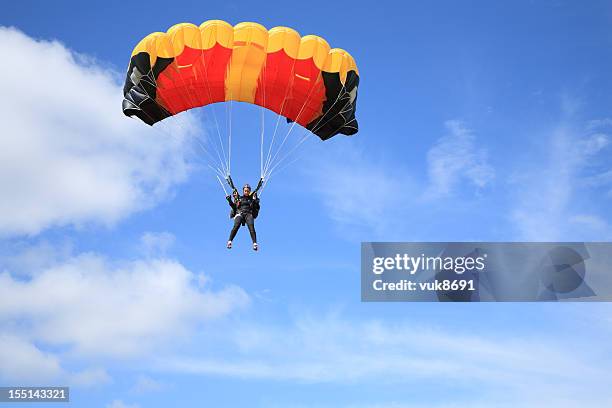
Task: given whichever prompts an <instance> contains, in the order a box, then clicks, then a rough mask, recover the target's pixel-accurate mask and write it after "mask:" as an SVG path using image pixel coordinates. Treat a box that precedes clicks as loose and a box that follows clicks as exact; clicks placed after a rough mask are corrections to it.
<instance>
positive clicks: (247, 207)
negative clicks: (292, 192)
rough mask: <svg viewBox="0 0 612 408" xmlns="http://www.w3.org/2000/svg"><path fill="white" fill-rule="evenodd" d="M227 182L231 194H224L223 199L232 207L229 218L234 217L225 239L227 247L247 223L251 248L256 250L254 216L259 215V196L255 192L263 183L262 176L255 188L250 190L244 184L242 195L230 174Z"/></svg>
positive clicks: (229, 246) (248, 186) (229, 247)
mask: <svg viewBox="0 0 612 408" xmlns="http://www.w3.org/2000/svg"><path fill="white" fill-rule="evenodd" d="M227 182H228V184H229V185H230V187H231V188H232V195H231V196H229V195H228V196H226V197H225V199H226V200H227V202H228V203H229V205H230V207H231V208H232V210H231V212H230V218H233V219H234V226H233V228H232V231H231V232H230V236H229V240H228V241H227V248H228V249H231V248H232V241H233V240H234V238H235V237H236V234H237V233H238V229H240V227H241V226H243V225H245V224H246V225H247V227H248V228H249V233H250V235H251V241H253V250H254V251H257V250H258V249H259V246H258V245H257V233H256V232H255V218H257V216H258V215H259V208H260V206H259V197H257V192H258V190H259V189H260V188H261V186H262V185H263V178H261V179H259V183H258V184H257V188H255V191H253V192H251V186H250V185H249V184H245V185H244V187H243V188H242V195H240V194H239V193H238V190H237V189H236V187H235V186H234V182H233V181H232V178H231V177H230V176H228V177H227Z"/></svg>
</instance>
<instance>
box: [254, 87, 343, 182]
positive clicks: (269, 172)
mask: <svg viewBox="0 0 612 408" xmlns="http://www.w3.org/2000/svg"><path fill="white" fill-rule="evenodd" d="M342 90H344V86H342ZM342 90H341V91H342ZM341 93H342V92H340V93H339V94H338V96H337V97H336V99H335V100H334V103H332V104H331V106H330V107H329V108H328V109H327V110H326V111H325V112H324V113H323V115H321V117H320V118H319V120H318V121H317V123H315V125H314V126H313V127H312V129H311V130H310V131H309V130H306V131H305V132H304V134H303V135H302V137H301V139H300V141H299V142H298V143H297V144H296V145H295V146H293V148H292V149H291V150H289V151H288V152H287V153H286V154H284V155H283V156H282V157H281V158H280V159H279V160H278V161H277V162H276V163H274V160H275V158H276V156H277V155H278V153H279V152H280V149H281V148H282V144H281V146H280V147H279V149H278V151H277V152H276V155H275V156H274V158H273V159H272V161H271V162H270V167H269V168H268V170H267V171H266V174H265V177H266V179H267V180H269V179H270V178H271V177H272V173H274V172H275V170H276V169H277V168H278V167H279V166H280V165H281V164H282V163H283V162H284V161H285V160H286V159H287V158H288V157H289V156H290V155H291V153H293V152H294V151H295V150H296V149H297V148H298V147H300V146H301V145H302V144H303V143H304V142H305V141H306V139H307V138H308V136H309V133H315V132H316V131H317V130H319V129H320V127H322V126H325V125H326V124H327V123H328V122H329V121H330V120H331V119H328V120H327V121H325V123H323V124H322V125H320V123H321V121H322V120H323V118H324V117H325V116H326V115H327V114H328V113H329V111H330V110H331V109H332V108H333V107H334V106H335V105H336V103H337V102H338V101H339V100H340V95H341ZM304 106H305V104H304V105H303V106H302V109H303V108H304ZM343 112H344V110H342V111H340V112H339V113H343ZM300 113H301V110H300ZM300 113H298V117H299V115H300ZM337 115H338V114H336V115H334V116H332V118H334V117H336V116H337ZM298 117H296V120H297V119H298ZM295 123H297V122H295V121H294V122H293V125H295ZM293 125H292V126H291V129H289V132H288V133H287V136H288V134H289V133H290V132H291V130H292V129H293ZM298 159H299V156H297V157H295V158H294V159H293V160H291V161H290V162H289V163H287V164H286V165H285V166H283V167H281V168H279V170H278V172H280V170H283V169H286V168H287V167H289V165H291V164H292V163H295V162H296V161H297V160H298Z"/></svg>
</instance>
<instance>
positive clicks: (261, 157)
mask: <svg viewBox="0 0 612 408" xmlns="http://www.w3.org/2000/svg"><path fill="white" fill-rule="evenodd" d="M266 72H267V70H266V62H265V61H264V65H263V85H262V84H261V83H260V85H261V88H262V94H263V106H266ZM260 110H261V143H260V144H259V177H260V178H263V177H264V171H263V170H264V169H263V151H264V133H265V129H266V115H265V113H266V112H265V108H263V107H260Z"/></svg>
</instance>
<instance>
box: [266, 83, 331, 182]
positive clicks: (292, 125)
mask: <svg viewBox="0 0 612 408" xmlns="http://www.w3.org/2000/svg"><path fill="white" fill-rule="evenodd" d="M320 78H321V72H319V74H318V75H317V80H316V81H315V84H314V85H313V86H312V87H311V88H310V91H308V95H306V100H304V103H303V104H302V106H301V107H300V110H299V112H298V114H297V116H296V117H295V120H294V121H293V123H292V124H291V127H290V128H289V131H288V132H287V133H286V134H285V137H284V138H283V141H282V143H281V145H280V146H279V147H278V150H277V151H276V153H275V154H274V156H273V157H272V159H271V160H270V162H269V163H268V166H267V168H266V172H264V174H265V173H267V170H268V169H269V168H270V166H271V165H272V163H274V159H276V157H277V156H278V154H279V153H280V152H281V149H282V148H283V146H284V145H285V142H286V141H287V138H288V137H289V134H291V131H293V128H294V127H295V124H296V123H297V122H298V120H299V118H300V115H301V114H302V112H303V111H304V108H305V107H306V105H307V104H308V101H309V100H310V97H311V96H312V92H313V91H314V89H315V87H316V84H317V83H319V80H320Z"/></svg>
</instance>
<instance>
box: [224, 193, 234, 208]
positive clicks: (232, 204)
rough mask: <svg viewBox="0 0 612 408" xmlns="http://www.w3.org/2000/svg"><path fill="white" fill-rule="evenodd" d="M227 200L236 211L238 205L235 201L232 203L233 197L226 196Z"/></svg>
mask: <svg viewBox="0 0 612 408" xmlns="http://www.w3.org/2000/svg"><path fill="white" fill-rule="evenodd" d="M225 199H226V200H227V202H228V203H229V205H230V207H232V208H233V209H234V210H235V209H236V203H234V201H232V196H226V197H225Z"/></svg>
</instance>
